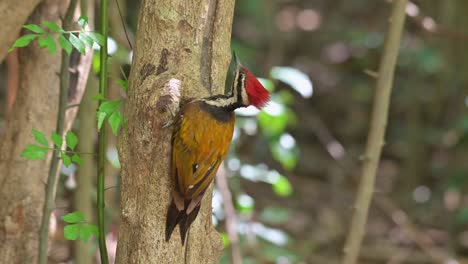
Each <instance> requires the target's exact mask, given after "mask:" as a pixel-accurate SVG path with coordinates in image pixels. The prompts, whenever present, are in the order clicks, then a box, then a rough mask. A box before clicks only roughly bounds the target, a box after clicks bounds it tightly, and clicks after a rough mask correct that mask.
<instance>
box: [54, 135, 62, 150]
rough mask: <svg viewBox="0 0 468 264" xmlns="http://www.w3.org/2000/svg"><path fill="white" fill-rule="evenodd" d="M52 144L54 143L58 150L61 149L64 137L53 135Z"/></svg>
mask: <svg viewBox="0 0 468 264" xmlns="http://www.w3.org/2000/svg"><path fill="white" fill-rule="evenodd" d="M51 139H52V142H54V145H55V146H56V147H57V148H61V147H62V143H63V142H62V137H61V136H60V135H59V134H57V133H55V132H54V133H52V137H51Z"/></svg>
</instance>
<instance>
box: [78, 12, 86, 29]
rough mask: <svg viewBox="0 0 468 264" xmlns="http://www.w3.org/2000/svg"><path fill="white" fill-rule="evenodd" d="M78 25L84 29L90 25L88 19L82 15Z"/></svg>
mask: <svg viewBox="0 0 468 264" xmlns="http://www.w3.org/2000/svg"><path fill="white" fill-rule="evenodd" d="M77 23H78V25H79V26H80V27H82V28H84V27H86V25H88V17H87V16H83V15H81V16H80V18H78V21H77Z"/></svg>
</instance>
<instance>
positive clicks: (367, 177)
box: [342, 0, 407, 264]
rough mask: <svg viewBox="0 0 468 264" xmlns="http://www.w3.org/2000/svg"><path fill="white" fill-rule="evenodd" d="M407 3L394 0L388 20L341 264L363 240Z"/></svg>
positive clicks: (350, 263)
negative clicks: (357, 187) (366, 138)
mask: <svg viewBox="0 0 468 264" xmlns="http://www.w3.org/2000/svg"><path fill="white" fill-rule="evenodd" d="M406 3H407V0H396V1H394V6H393V11H392V15H391V17H390V27H389V30H388V32H387V35H386V41H385V46H384V50H383V56H382V59H381V61H380V67H379V75H378V78H377V85H376V94H375V97H374V106H373V110H372V117H371V125H370V130H369V136H368V141H367V145H366V151H365V154H364V156H365V157H366V159H365V160H364V161H363V167H362V178H361V181H360V184H359V190H358V193H357V198H356V201H355V206H354V214H353V218H352V221H351V226H350V231H349V233H348V237H347V240H346V244H345V247H344V256H343V262H342V263H343V264H354V263H356V262H357V259H358V256H359V251H360V248H361V243H362V239H363V237H364V229H365V225H366V222H367V215H368V213H369V206H370V202H371V199H372V194H373V192H374V184H375V176H376V173H377V167H378V163H379V160H380V154H381V152H382V147H383V145H384V136H385V127H386V126H387V119H388V109H389V105H390V94H391V91H392V86H393V75H394V72H395V65H396V61H397V58H398V51H399V49H400V41H401V35H402V31H403V26H404V21H405V17H406V16H405V7H406Z"/></svg>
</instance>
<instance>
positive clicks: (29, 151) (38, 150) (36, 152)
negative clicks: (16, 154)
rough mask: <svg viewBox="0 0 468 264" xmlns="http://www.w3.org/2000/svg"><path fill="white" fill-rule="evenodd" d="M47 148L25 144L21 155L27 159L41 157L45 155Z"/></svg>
mask: <svg viewBox="0 0 468 264" xmlns="http://www.w3.org/2000/svg"><path fill="white" fill-rule="evenodd" d="M46 153H47V148H45V147H41V146H36V145H27V146H26V148H25V149H24V150H23V152H21V157H23V158H27V159H29V160H37V159H43V158H44V157H45V156H46Z"/></svg>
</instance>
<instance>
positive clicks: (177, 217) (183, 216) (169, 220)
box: [166, 200, 200, 245]
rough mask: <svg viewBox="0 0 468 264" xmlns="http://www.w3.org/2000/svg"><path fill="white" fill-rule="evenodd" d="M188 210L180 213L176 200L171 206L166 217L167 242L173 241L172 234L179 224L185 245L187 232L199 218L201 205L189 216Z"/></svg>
mask: <svg viewBox="0 0 468 264" xmlns="http://www.w3.org/2000/svg"><path fill="white" fill-rule="evenodd" d="M186 210H187V208H184V209H183V210H181V211H180V210H179V209H178V208H177V206H176V205H175V203H174V200H172V201H171V205H169V209H168V210H167V216H166V242H167V241H169V239H171V235H172V232H174V229H175V227H176V225H177V224H179V231H180V238H181V240H182V245H184V244H185V238H186V235H187V231H188V230H189V228H190V225H192V223H193V221H194V220H195V218H196V217H197V215H198V212H199V211H200V205H197V206H196V207H195V208H194V209H193V210H192V211H191V212H190V213H189V214H188V215H187V211H186Z"/></svg>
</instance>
